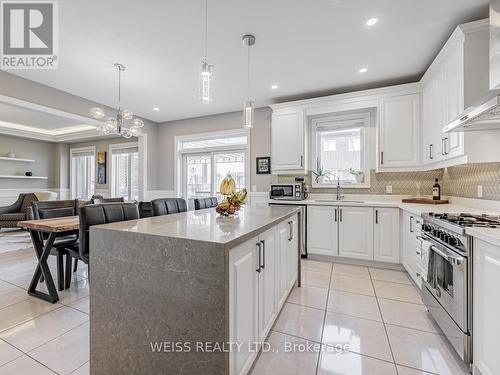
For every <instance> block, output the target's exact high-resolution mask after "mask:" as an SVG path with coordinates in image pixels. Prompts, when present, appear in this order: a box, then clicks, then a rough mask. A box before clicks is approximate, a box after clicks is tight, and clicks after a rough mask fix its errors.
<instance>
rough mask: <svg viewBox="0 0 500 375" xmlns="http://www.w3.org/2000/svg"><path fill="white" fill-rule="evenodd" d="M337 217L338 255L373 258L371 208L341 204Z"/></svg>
mask: <svg viewBox="0 0 500 375" xmlns="http://www.w3.org/2000/svg"><path fill="white" fill-rule="evenodd" d="M338 218H339V226H338V227H339V234H338V238H339V256H342V257H347V258H356V259H366V260H373V208H372V207H348V206H342V207H340V208H339V215H338ZM308 219H309V217H308Z"/></svg>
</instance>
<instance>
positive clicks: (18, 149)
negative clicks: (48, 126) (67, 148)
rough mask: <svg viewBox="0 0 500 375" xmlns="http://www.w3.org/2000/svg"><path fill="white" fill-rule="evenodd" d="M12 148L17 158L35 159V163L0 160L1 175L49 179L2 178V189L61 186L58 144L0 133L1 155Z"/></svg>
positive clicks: (0, 182)
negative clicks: (45, 177) (57, 157)
mask: <svg viewBox="0 0 500 375" xmlns="http://www.w3.org/2000/svg"><path fill="white" fill-rule="evenodd" d="M9 149H12V151H13V152H14V154H16V157H17V158H22V159H35V162H34V163H25V162H14V161H7V160H0V175H24V173H25V172H26V171H31V172H33V175H34V176H47V177H48V178H49V179H48V180H24V179H23V180H21V179H3V178H2V179H0V189H17V188H23V189H25V188H26V189H29V188H54V187H59V177H58V173H59V168H58V161H57V159H56V144H54V143H50V142H44V141H37V140H31V139H24V138H17V137H10V136H5V135H0V156H4V155H5V154H7V153H8V152H9Z"/></svg>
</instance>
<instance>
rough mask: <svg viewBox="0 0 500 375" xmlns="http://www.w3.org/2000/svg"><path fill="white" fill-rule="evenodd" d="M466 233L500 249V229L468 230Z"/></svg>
mask: <svg viewBox="0 0 500 375" xmlns="http://www.w3.org/2000/svg"><path fill="white" fill-rule="evenodd" d="M465 233H467V234H468V235H469V236H472V237H473V238H474V239H478V240H481V241H484V242H487V243H489V244H491V245H493V246H497V247H500V229H497V228H474V227H471V228H466V229H465Z"/></svg>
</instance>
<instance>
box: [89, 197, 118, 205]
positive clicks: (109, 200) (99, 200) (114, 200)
mask: <svg viewBox="0 0 500 375" xmlns="http://www.w3.org/2000/svg"><path fill="white" fill-rule="evenodd" d="M123 202H125V198H123V197H119V198H92V203H93V204H100V203H123Z"/></svg>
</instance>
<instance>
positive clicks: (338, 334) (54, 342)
mask: <svg viewBox="0 0 500 375" xmlns="http://www.w3.org/2000/svg"><path fill="white" fill-rule="evenodd" d="M51 258H53V257H51ZM51 262H52V267H53V259H51ZM35 264H36V260H35V257H34V255H33V251H32V250H31V249H28V250H20V251H13V252H8V253H3V254H0V375H3V374H21V375H24V374H54V373H56V374H80V375H81V374H89V362H88V361H89V297H88V293H89V288H88V281H87V274H86V267H83V265H82V266H80V267H79V270H78V273H77V275H76V276H75V277H74V280H73V284H72V286H71V288H70V289H69V290H66V291H64V292H60V293H59V296H60V300H61V301H60V302H59V303H57V304H54V305H52V304H48V303H46V302H43V301H40V300H38V299H35V298H33V297H30V296H28V294H27V293H26V288H27V285H28V283H29V281H30V280H31V276H32V275H33V271H34V267H35ZM268 342H269V343H270V344H271V346H272V347H273V348H274V349H276V348H280V347H281V348H282V349H283V350H280V351H279V352H278V353H276V352H275V351H273V352H268V353H263V354H261V355H260V357H259V359H258V360H257V362H256V364H255V367H254V369H253V371H252V373H253V375H258V374H269V375H280V374H286V375H292V374H293V375H295V374H296V375H300V374H304V375H314V374H321V375H334V374H335V375H393V374H394V375H424V374H439V375H459V374H463V372H462V369H461V368H460V361H459V359H458V357H457V356H456V355H455V353H454V352H453V351H452V349H450V347H449V346H448V344H447V343H446V341H445V339H444V337H443V336H442V335H441V334H440V331H439V329H438V328H437V327H436V326H435V325H434V324H433V322H432V321H431V319H430V317H429V315H428V313H427V311H426V309H425V306H423V305H422V303H421V300H420V298H419V293H418V290H417V289H416V288H415V287H414V286H413V285H412V282H411V281H410V279H409V278H408V276H407V275H406V274H405V273H403V272H398V271H391V270H383V269H375V268H367V267H359V266H349V265H343V264H333V265H332V264H331V263H326V262H317V261H304V262H303V286H302V287H301V288H295V289H294V290H293V291H292V293H291V294H290V296H289V298H288V301H287V303H286V304H285V306H284V308H283V310H282V312H281V314H280V316H279V318H278V320H277V321H276V324H275V326H274V327H273V330H272V332H271V334H270V336H269V337H268ZM290 344H295V345H296V347H298V348H303V347H305V345H307V344H309V345H310V346H311V345H313V349H312V350H310V351H302V350H297V351H295V352H291V353H290V352H288V350H285V349H286V348H289V347H290V346H289V345H290ZM299 344H302V345H304V346H302V347H300V346H298V345H299ZM337 344H349V345H350V351H348V352H343V353H338V352H336V351H335V350H334V349H335V345H337ZM314 345H315V346H314Z"/></svg>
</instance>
